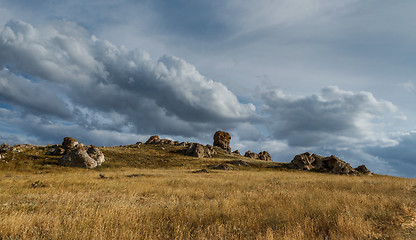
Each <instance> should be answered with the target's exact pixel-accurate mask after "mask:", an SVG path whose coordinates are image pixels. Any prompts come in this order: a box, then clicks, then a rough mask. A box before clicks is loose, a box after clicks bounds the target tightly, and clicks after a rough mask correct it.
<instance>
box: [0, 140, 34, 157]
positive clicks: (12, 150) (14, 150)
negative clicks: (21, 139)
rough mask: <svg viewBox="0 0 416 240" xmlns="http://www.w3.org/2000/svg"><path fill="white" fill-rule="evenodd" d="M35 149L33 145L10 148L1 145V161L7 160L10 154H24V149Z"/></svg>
mask: <svg viewBox="0 0 416 240" xmlns="http://www.w3.org/2000/svg"><path fill="white" fill-rule="evenodd" d="M33 147H34V146H33V145H31V144H22V145H14V146H10V145H8V144H6V143H3V144H1V145H0V159H3V158H5V157H6V155H7V154H8V153H20V152H23V150H24V149H27V148H33Z"/></svg>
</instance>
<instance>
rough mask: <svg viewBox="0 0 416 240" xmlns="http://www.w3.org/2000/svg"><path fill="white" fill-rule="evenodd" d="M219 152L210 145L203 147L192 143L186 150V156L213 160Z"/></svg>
mask: <svg viewBox="0 0 416 240" xmlns="http://www.w3.org/2000/svg"><path fill="white" fill-rule="evenodd" d="M216 153H217V152H216V151H215V149H214V147H212V146H210V145H206V146H204V145H202V144H199V143H191V144H189V146H188V148H187V149H186V150H185V154H186V155H188V156H192V157H197V158H211V157H212V156H213V155H214V154H216Z"/></svg>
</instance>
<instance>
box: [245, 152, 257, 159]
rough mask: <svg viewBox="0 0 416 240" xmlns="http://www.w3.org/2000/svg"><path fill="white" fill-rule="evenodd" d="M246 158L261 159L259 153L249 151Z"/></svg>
mask: <svg viewBox="0 0 416 240" xmlns="http://www.w3.org/2000/svg"><path fill="white" fill-rule="evenodd" d="M244 157H248V158H254V159H259V155H258V154H257V153H254V152H251V151H247V152H246V153H245V154H244Z"/></svg>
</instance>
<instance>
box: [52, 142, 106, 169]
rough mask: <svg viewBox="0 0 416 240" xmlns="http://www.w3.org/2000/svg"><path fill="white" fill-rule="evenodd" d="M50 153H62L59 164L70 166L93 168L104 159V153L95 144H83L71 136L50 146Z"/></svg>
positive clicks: (99, 164)
mask: <svg viewBox="0 0 416 240" xmlns="http://www.w3.org/2000/svg"><path fill="white" fill-rule="evenodd" d="M49 152H50V153H51V154H54V155H63V156H62V158H61V159H60V160H59V164H60V165H63V166H70V167H86V168H89V169H91V168H95V167H97V166H101V164H102V163H103V162H104V161H105V157H104V154H103V153H102V152H101V151H100V149H98V148H97V147H96V146H93V145H90V146H84V144H82V143H79V142H78V140H76V139H75V138H71V137H66V138H64V141H63V142H62V145H60V146H59V145H55V146H52V147H51V148H50V150H49Z"/></svg>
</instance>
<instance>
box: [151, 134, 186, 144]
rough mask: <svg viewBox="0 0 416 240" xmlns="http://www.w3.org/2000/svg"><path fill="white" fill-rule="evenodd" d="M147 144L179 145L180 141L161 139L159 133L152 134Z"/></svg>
mask: <svg viewBox="0 0 416 240" xmlns="http://www.w3.org/2000/svg"><path fill="white" fill-rule="evenodd" d="M145 144H162V145H177V144H179V142H175V141H173V140H170V139H161V138H159V136H158V135H154V136H151V137H150V138H149V139H148V140H147V141H146V143H145Z"/></svg>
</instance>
